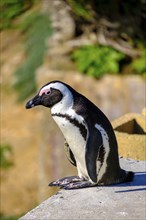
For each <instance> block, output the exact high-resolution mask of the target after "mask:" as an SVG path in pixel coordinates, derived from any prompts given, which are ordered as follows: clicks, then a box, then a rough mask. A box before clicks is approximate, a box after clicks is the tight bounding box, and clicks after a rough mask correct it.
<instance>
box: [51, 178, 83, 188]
mask: <svg viewBox="0 0 146 220" xmlns="http://www.w3.org/2000/svg"><path fill="white" fill-rule="evenodd" d="M79 181H82V179H81V178H80V177H78V176H70V177H64V178H62V179H58V180H56V181H53V182H51V183H49V185H48V186H60V187H61V188H63V186H66V185H68V184H71V183H75V182H79Z"/></svg>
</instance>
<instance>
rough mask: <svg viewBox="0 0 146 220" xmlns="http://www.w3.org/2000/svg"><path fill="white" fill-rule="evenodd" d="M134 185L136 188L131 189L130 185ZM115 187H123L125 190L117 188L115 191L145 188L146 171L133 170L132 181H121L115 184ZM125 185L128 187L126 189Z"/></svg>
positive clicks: (121, 191) (132, 190)
mask: <svg viewBox="0 0 146 220" xmlns="http://www.w3.org/2000/svg"><path fill="white" fill-rule="evenodd" d="M136 186H137V188H134V189H132V187H136ZM142 186H145V187H142ZM116 187H125V190H118V191H115V193H124V192H134V191H144V190H146V172H135V173H134V179H133V181H132V182H127V183H121V184H118V185H116ZM126 187H128V189H126ZM129 187H131V189H129Z"/></svg>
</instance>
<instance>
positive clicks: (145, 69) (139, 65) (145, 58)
mask: <svg viewBox="0 0 146 220" xmlns="http://www.w3.org/2000/svg"><path fill="white" fill-rule="evenodd" d="M132 69H133V71H134V72H136V73H138V74H142V75H146V52H145V53H143V54H142V56H140V57H139V58H137V59H135V60H134V61H133V63H132Z"/></svg>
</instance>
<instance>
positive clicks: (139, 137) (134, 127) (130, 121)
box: [112, 109, 146, 160]
mask: <svg viewBox="0 0 146 220" xmlns="http://www.w3.org/2000/svg"><path fill="white" fill-rule="evenodd" d="M112 125H113V128H114V130H115V134H116V138H117V141H118V151H119V154H120V155H121V156H123V157H131V158H133V159H136V160H146V155H145V153H144V152H146V144H145V143H146V116H145V110H144V109H143V111H142V114H136V113H128V114H125V115H123V116H121V117H120V118H117V119H116V120H114V121H113V122H112Z"/></svg>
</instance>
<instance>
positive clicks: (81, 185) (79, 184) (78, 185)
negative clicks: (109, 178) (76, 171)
mask: <svg viewBox="0 0 146 220" xmlns="http://www.w3.org/2000/svg"><path fill="white" fill-rule="evenodd" d="M95 185H96V184H93V183H91V182H89V181H82V182H76V183H69V184H67V185H64V186H62V187H61V188H62V189H65V190H71V189H81V188H86V187H91V186H92V187H93V186H95Z"/></svg>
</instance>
